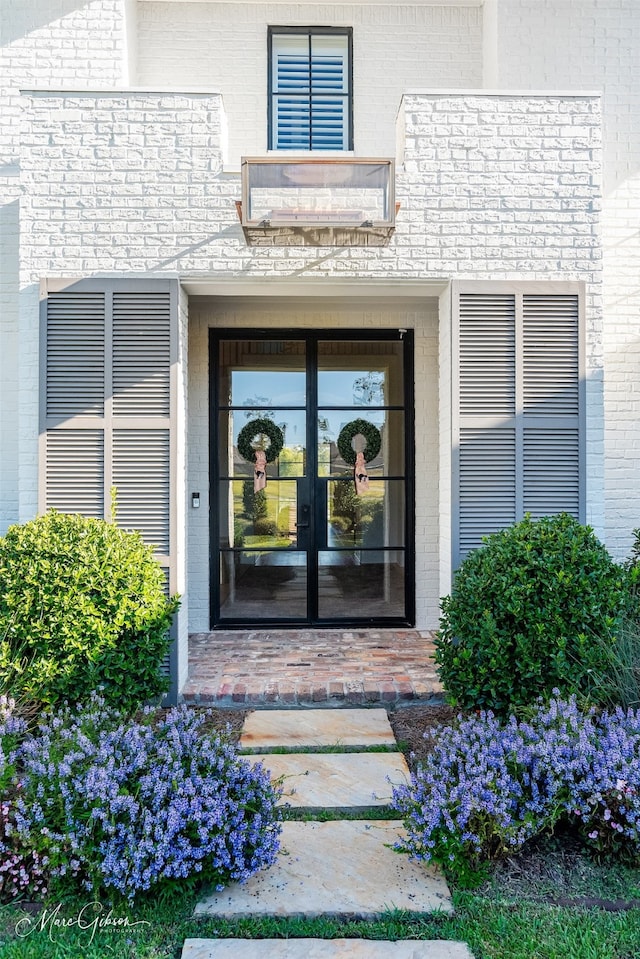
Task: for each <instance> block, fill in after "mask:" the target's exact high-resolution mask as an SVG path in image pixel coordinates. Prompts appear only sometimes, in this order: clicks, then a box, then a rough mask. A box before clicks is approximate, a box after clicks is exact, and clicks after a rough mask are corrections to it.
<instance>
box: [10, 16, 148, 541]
mask: <svg viewBox="0 0 640 959" xmlns="http://www.w3.org/2000/svg"><path fill="white" fill-rule="evenodd" d="M127 6H129V7H130V0H85V2H83V3H79V2H78V0H2V4H0V17H1V20H0V37H1V47H0V150H1V152H2V163H1V164H0V231H1V232H0V341H1V346H0V535H1V534H2V533H3V532H4V531H5V530H6V528H7V527H8V526H9V525H10V524H11V523H14V522H17V520H18V518H19V515H20V510H19V503H18V498H19V497H18V489H19V480H18V422H19V415H20V414H21V410H20V401H19V395H20V388H19V384H20V381H21V377H20V372H19V364H20V362H21V360H20V351H19V348H18V339H19V295H18V204H19V202H20V195H21V189H20V182H19V164H18V161H19V152H20V131H21V126H22V124H21V121H22V102H21V97H20V89H21V88H22V87H33V86H42V87H43V88H48V87H51V86H54V87H61V86H81V87H91V88H92V89H98V88H100V87H106V88H110V87H114V86H119V85H122V84H123V82H125V81H126V79H127V77H126V63H125V7H127ZM25 363H26V364H27V367H28V366H29V365H30V364H31V363H32V358H31V357H30V356H29V357H28V358H26V359H25ZM30 440H31V437H30ZM25 455H26V454H25ZM30 508H31V507H29V508H28V510H27V512H29V509H30Z"/></svg>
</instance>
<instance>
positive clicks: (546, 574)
mask: <svg viewBox="0 0 640 959" xmlns="http://www.w3.org/2000/svg"><path fill="white" fill-rule="evenodd" d="M484 543H485V545H484V546H482V547H481V548H479V549H477V550H474V552H472V553H470V554H469V555H468V556H467V557H466V559H465V560H464V562H463V563H462V565H461V566H460V568H459V569H458V571H457V573H456V575H455V579H454V584H453V591H452V593H451V595H450V596H448V597H446V598H445V599H444V600H443V604H442V616H441V620H440V630H439V632H438V634H437V637H436V662H437V663H438V665H439V667H440V677H441V679H442V682H443V685H444V688H445V690H446V693H447V697H448V699H449V701H450V702H453V703H456V704H458V705H459V706H463V707H466V708H472V709H473V708H490V709H493V710H495V711H497V712H504V711H506V710H507V709H509V708H510V707H518V706H522V705H526V704H528V703H531V702H533V701H534V700H535V699H536V697H537V696H539V695H548V694H550V693H551V690H552V689H553V688H554V687H556V688H558V689H559V690H560V691H561V692H576V693H579V692H581V691H582V692H583V693H584V692H585V691H586V690H587V689H592V688H593V684H592V683H591V681H590V677H591V675H592V672H593V671H594V670H597V669H598V667H599V662H598V659H599V656H600V653H599V651H598V648H597V645H596V644H595V643H594V642H593V637H594V636H598V637H600V640H601V641H603V642H606V643H614V642H615V631H616V626H617V623H618V618H619V616H620V612H621V607H622V605H623V596H624V591H623V581H624V573H623V570H622V569H621V567H619V566H617V565H616V564H615V563H614V562H613V560H612V559H611V557H610V556H609V554H608V553H607V551H606V549H605V548H604V546H603V545H602V544H601V543H600V542H599V541H598V540H597V538H596V537H595V535H594V534H593V531H592V530H591V529H590V528H589V527H587V526H581V525H580V523H578V522H577V521H576V520H575V519H573V518H572V517H571V516H569V515H567V514H566V513H563V514H561V515H559V516H553V517H543V518H542V519H539V520H532V519H531V518H530V517H528V516H527V517H526V518H525V519H524V520H523V521H522V522H520V523H517V524H516V525H515V526H511V527H509V528H508V529H505V530H503V531H501V532H499V533H495V534H494V535H492V536H488V537H486V538H485V540H484ZM596 695H597V693H596Z"/></svg>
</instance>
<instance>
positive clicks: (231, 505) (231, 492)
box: [219, 479, 298, 549]
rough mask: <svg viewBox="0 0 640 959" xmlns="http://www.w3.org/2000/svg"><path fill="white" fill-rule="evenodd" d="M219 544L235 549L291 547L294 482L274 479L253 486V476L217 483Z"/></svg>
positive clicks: (294, 539) (294, 533) (293, 542)
mask: <svg viewBox="0 0 640 959" xmlns="http://www.w3.org/2000/svg"><path fill="white" fill-rule="evenodd" d="M219 491H220V495H219V505H220V546H221V548H223V549H224V548H225V547H235V548H236V549H243V548H244V549H290V548H291V547H295V546H296V545H297V530H296V519H297V508H298V507H297V484H296V483H295V482H286V481H276V482H270V483H267V487H266V489H264V490H259V491H258V492H257V493H255V492H254V490H253V480H252V479H247V480H222V481H221V482H220V485H219Z"/></svg>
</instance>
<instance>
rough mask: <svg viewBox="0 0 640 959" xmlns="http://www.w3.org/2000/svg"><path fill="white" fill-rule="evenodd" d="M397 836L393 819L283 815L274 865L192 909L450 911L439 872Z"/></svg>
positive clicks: (370, 914)
mask: <svg viewBox="0 0 640 959" xmlns="http://www.w3.org/2000/svg"><path fill="white" fill-rule="evenodd" d="M400 835H403V829H402V824H401V823H400V822H397V821H395V820H372V821H370V822H366V821H363V820H337V821H331V822H295V821H288V822H285V823H283V828H282V838H281V851H280V855H279V857H278V860H277V862H276V863H275V865H273V866H272V867H271V868H270V869H267V870H264V871H262V872H260V873H257V874H256V875H255V876H252V877H251V879H249V880H248V882H247V883H245V884H244V885H240V884H233V885H230V886H227V887H226V888H225V889H223V890H222V892H216V893H212V894H211V895H209V896H207V897H206V898H205V899H203V900H202V901H201V902H199V903H198V905H197V906H196V910H195V912H196V915H215V916H221V917H225V918H229V919H230V918H239V917H242V916H249V915H270V916H305V917H310V918H311V917H317V916H346V915H348V916H354V917H360V918H363V919H370V918H374V917H377V916H380V915H381V914H382V913H384V912H388V911H389V910H393V909H404V910H407V911H410V912H420V913H422V912H436V911H440V912H445V913H450V912H452V911H453V906H452V903H451V895H450V893H449V889H448V887H447V883H446V881H445V879H444V876H442V874H441V873H440V872H439V871H438V870H437V869H435V868H434V867H432V866H427V865H425V864H423V863H417V862H413V861H412V860H410V859H409V857H408V856H407V855H403V854H400V853H397V852H395V851H394V850H393V849H391V848H389V846H392V845H393V843H394V842H395V840H396V839H397V837H398V836H400Z"/></svg>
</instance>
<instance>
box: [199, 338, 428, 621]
mask: <svg viewBox="0 0 640 959" xmlns="http://www.w3.org/2000/svg"><path fill="white" fill-rule="evenodd" d="M243 339H246V340H265V341H268V340H273V341H279V340H304V341H305V343H306V375H307V395H306V409H307V417H306V422H307V469H306V480H307V483H308V490H309V497H310V502H311V507H312V508H311V515H310V517H309V518H310V528H309V534H308V540H307V545H306V546H304V547H302V548H303V549H305V551H306V552H307V558H308V566H307V618H306V619H300V618H299V617H296V618H291V619H287V618H282V617H279V618H269V617H264V618H261V619H260V620H251V621H249V622H246V621H244V620H235V619H222V618H220V617H219V609H220V556H221V553H222V551H221V549H220V545H219V544H220V519H219V510H218V503H217V492H218V489H219V480H220V473H219V457H218V448H217V443H216V441H217V430H218V424H219V422H220V416H219V414H220V408H221V404H220V401H219V393H218V389H217V385H218V384H217V376H216V374H217V371H218V368H219V366H218V364H219V344H220V343H221V342H222V341H224V340H243ZM339 340H350V341H358V340H361V341H375V340H380V341H387V342H401V343H402V345H403V373H404V376H403V380H404V382H403V389H404V396H403V399H404V407H403V409H404V422H405V472H404V476H403V477H402V478H403V480H404V484H405V530H404V542H405V547H404V552H405V579H404V593H405V614H406V615H405V616H404V617H391V616H389V617H379V616H378V617H367V616H362V617H358V618H354V617H349V618H342V619H340V618H334V619H322V618H320V617H319V616H318V562H317V553H318V548H319V547H318V539H317V536H316V532H315V531H316V529H320V528H322V526H321V524H322V523H324V522H325V516H324V515H323V513H322V508H323V497H322V496H320V495H316V491H315V489H314V487H315V482H314V481H315V480H316V479H317V462H316V459H317V442H316V426H317V411H318V395H317V371H318V343H319V342H320V341H339ZM310 374H312V375H310ZM340 408H341V409H342V408H343V407H340ZM384 409H398V407H393V406H391V407H384ZM414 437H415V406H414V346H413V330H393V329H379V330H365V329H362V328H360V329H355V330H354V329H339V330H335V329H324V330H308V329H295V328H294V329H292V328H289V327H287V328H283V329H272V330H265V329H260V328H241V329H224V330H223V329H216V328H210V329H209V477H210V483H209V580H210V623H211V629H230V628H240V627H247V628H249V627H250V628H253V629H255V628H256V627H259V626H262V625H264V626H281V627H283V628H286V627H296V626H301V627H309V626H317V627H329V626H334V627H339V628H342V627H344V628H346V629H349V628H359V627H360V628H362V627H376V626H378V627H393V626H413V625H415V480H414V476H415V465H414V464H415V456H414V453H415V442H414ZM392 478H393V477H392Z"/></svg>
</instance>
